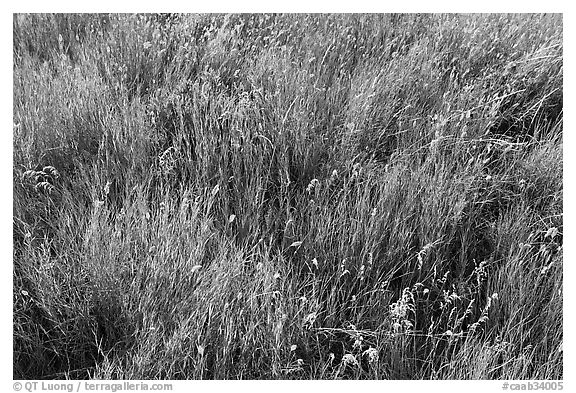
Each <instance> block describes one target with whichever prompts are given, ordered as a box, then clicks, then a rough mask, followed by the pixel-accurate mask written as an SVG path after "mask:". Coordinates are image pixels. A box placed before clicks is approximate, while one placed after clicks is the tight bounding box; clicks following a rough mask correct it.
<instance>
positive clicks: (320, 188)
mask: <svg viewBox="0 0 576 393" xmlns="http://www.w3.org/2000/svg"><path fill="white" fill-rule="evenodd" d="M562 50H563V41H562V19H561V17H560V16H559V15H532V14H525V15H500V14H498V15H106V16H104V15H98V16H96V15H14V68H13V69H14V130H13V135H14V145H13V148H14V168H13V172H14V184H13V187H14V206H13V212H14V224H13V242H14V290H13V299H14V303H13V304H14V306H13V312H14V319H13V324H14V368H13V374H14V378H25V379H42V378H97V379H108V378H116V379H160V378H163V379H238V378H243V379H325V378H330V379H331V378H337V379H350V378H364V379H367V378H373V379H432V378H443V379H498V378H502V379H561V378H562V377H563V368H562V360H563V353H562V340H563V336H562V326H563V322H562V318H563V313H562V307H563V303H562V287H563V279H562V277H563V276H562V247H563V244H562V231H563V219H562V201H563V196H562V195H563V186H562V182H563V180H562V179H563V177H562V130H563V127H562V120H563V109H562V108H563V102H562V92H563V90H562V78H563V57H562V56H563V55H562Z"/></svg>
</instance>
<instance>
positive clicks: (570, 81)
mask: <svg viewBox="0 0 576 393" xmlns="http://www.w3.org/2000/svg"><path fill="white" fill-rule="evenodd" d="M568 4H569V3H568V2H567V1H566V2H559V1H532V0H531V1H524V2H521V1H514V2H502V1H498V0H487V1H486V0H485V1H482V2H462V1H455V0H450V1H446V0H442V1H434V2H431V1H410V2H406V1H403V2H394V3H388V4H387V3H384V2H375V1H365V0H354V1H349V0H348V1H335V2H328V1H321V2H318V1H312V0H292V1H289V2H282V3H272V2H266V1H232V0H226V1H222V0H219V1H217V2H216V1H207V2H197V1H191V2H174V1H162V2H147V3H142V2H136V1H129V2H122V3H120V2H118V1H110V0H103V1H98V2H96V3H92V4H87V3H80V2H77V1H76V2H72V1H65V2H62V1H60V2H50V3H48V2H45V1H26V2H19V3H13V4H10V5H8V7H9V9H8V10H6V11H7V12H3V13H2V14H1V15H2V17H1V19H0V28H1V29H2V41H1V42H2V48H1V49H2V50H1V51H0V54H1V56H2V60H3V61H2V66H3V71H4V72H3V73H2V78H0V80H1V82H0V83H1V85H0V89H1V90H0V91H3V92H5V93H4V95H3V96H2V103H3V105H2V108H3V110H2V122H0V124H2V125H3V127H2V129H3V132H0V138H1V139H0V149H1V154H0V160H1V165H0V168H2V170H1V171H0V173H1V175H0V176H1V177H0V181H1V182H2V183H1V184H5V187H4V190H3V192H2V193H0V197H1V199H2V204H1V206H4V208H3V209H1V213H0V231H1V234H0V236H1V237H0V239H2V246H3V247H2V253H3V255H5V256H6V260H5V261H2V263H1V264H0V266H1V269H2V270H1V272H0V274H1V280H2V283H1V284H2V285H1V288H2V296H0V305H1V311H2V314H1V315H4V316H5V317H4V318H3V322H2V324H1V325H0V326H1V329H2V336H1V337H2V343H3V345H2V347H1V348H3V349H4V351H3V353H2V357H1V362H2V363H1V368H0V369H1V370H2V384H1V385H0V386H3V387H4V388H5V389H2V390H4V391H12V318H11V316H12V291H11V289H12V263H11V262H12V187H11V184H12V181H13V180H12V111H13V104H12V84H13V81H12V13H13V12H104V11H106V12H130V13H131V12H193V13H203V12H298V13H308V12H554V13H564V39H565V41H566V43H565V45H564V64H565V67H564V69H565V71H564V78H565V87H564V94H565V105H564V106H565V108H568V109H569V110H567V111H565V115H566V116H565V125H564V129H565V130H568V132H565V133H564V146H565V148H564V152H565V153H564V201H567V202H568V203H565V205H564V214H565V225H564V236H565V238H564V245H565V246H564V253H565V255H564V269H565V270H564V281H565V282H566V283H569V284H571V283H572V282H574V281H573V279H574V268H575V267H574V265H573V264H572V261H573V258H572V257H573V256H574V246H573V245H574V244H576V238H575V237H574V231H573V229H572V228H573V223H574V219H575V218H576V217H575V208H576V206H575V204H574V203H569V202H570V201H574V200H576V199H575V198H574V197H576V195H575V194H574V184H573V182H572V175H573V174H574V173H575V170H576V155H575V154H570V153H572V150H571V147H573V146H576V141H575V138H576V135H575V134H574V133H573V131H572V130H574V128H575V127H574V126H575V125H576V124H575V122H574V112H572V110H571V109H572V108H571V104H573V103H574V74H573V72H574V71H575V70H576V63H575V59H574V50H573V49H574V48H573V45H572V44H573V38H572V37H576V34H575V33H576V31H575V29H576V26H575V24H576V17H575V15H574V14H573V13H572V12H568V11H569V8H570V7H569V6H568ZM566 70H568V72H566ZM573 300H574V285H565V286H564V305H565V306H566V305H568V307H565V311H564V327H565V329H564V331H565V334H564V340H565V341H564V372H565V383H564V389H565V390H566V391H570V390H572V389H573V386H571V383H570V382H571V381H572V380H573V378H572V375H571V374H570V371H569V370H574V369H575V367H574V357H573V355H572V350H573V348H574V337H573V336H571V335H570V334H566V333H569V331H568V330H567V329H566V327H569V328H571V327H573V326H575V325H574V318H573V316H574V313H573V311H572V310H573V307H571V305H573V304H574V303H572V301H573ZM172 382H173V383H174V390H173V391H178V392H183V391H189V390H191V389H194V390H196V389H220V388H221V389H226V390H241V391H254V390H256V391H268V390H270V389H275V390H278V389H280V390H286V391H291V390H293V389H300V390H301V389H304V390H309V391H315V392H317V391H318V390H328V391H331V392H349V391H350V390H351V389H362V390H363V389H367V391H373V389H377V390H378V391H381V389H386V390H388V389H391V390H392V391H400V392H402V391H411V390H414V391H422V390H425V391H432V392H458V393H461V392H462V391H464V390H467V391H470V392H476V391H478V392H480V391H482V392H484V391H502V389H501V386H502V382H499V381H291V382H288V381H282V382H278V381H218V382H208V381H172Z"/></svg>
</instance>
